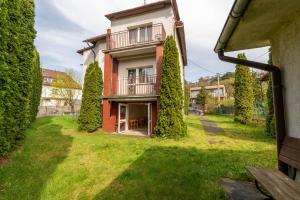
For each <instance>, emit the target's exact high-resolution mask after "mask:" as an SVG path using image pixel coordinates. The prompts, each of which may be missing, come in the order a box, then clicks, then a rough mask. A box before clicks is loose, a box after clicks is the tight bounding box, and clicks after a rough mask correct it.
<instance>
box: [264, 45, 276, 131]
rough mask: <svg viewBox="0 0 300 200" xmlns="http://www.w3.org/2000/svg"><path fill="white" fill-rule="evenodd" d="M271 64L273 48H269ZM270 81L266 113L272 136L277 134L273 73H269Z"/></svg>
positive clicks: (268, 128)
mask: <svg viewBox="0 0 300 200" xmlns="http://www.w3.org/2000/svg"><path fill="white" fill-rule="evenodd" d="M268 63H269V64H270V65H272V64H273V61H272V49H271V48H270V49H269V61H268ZM269 77H270V78H269V82H268V90H267V105H268V110H267V115H266V132H267V133H269V134H270V135H272V136H275V116H274V104H273V83H272V82H273V81H272V74H271V73H270V75H269Z"/></svg>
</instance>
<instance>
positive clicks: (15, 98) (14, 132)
mask: <svg viewBox="0 0 300 200" xmlns="http://www.w3.org/2000/svg"><path fill="white" fill-rule="evenodd" d="M0 13H1V15H0V27H1V29H0V43H1V45H0V138H1V139H0V157H1V156H5V155H6V154H7V152H8V151H9V150H11V149H12V148H14V147H15V146H16V145H17V144H18V143H19V142H20V141H21V140H22V139H23V138H24V137H25V135H24V132H25V129H26V128H27V127H28V126H29V125H30V122H31V121H32V118H33V117H32V112H31V110H32V109H33V108H32V106H33V104H31V103H30V102H31V101H32V99H31V97H32V94H33V91H32V90H33V84H36V82H34V81H35V80H33V77H32V72H33V68H34V64H33V59H34V39H35V36H36V32H35V30H34V1H32V0H0ZM35 106H36V104H35Z"/></svg>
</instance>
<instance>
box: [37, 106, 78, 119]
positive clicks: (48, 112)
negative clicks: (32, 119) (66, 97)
mask: <svg viewBox="0 0 300 200" xmlns="http://www.w3.org/2000/svg"><path fill="white" fill-rule="evenodd" d="M79 112H80V105H76V106H75V107H74V113H72V111H71V106H40V107H39V112H38V115H37V117H46V116H63V115H71V114H73V115H78V114H79Z"/></svg>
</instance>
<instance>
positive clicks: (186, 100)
mask: <svg viewBox="0 0 300 200" xmlns="http://www.w3.org/2000/svg"><path fill="white" fill-rule="evenodd" d="M189 107H190V86H189V84H188V83H185V85H184V114H186V115H188V114H189Z"/></svg>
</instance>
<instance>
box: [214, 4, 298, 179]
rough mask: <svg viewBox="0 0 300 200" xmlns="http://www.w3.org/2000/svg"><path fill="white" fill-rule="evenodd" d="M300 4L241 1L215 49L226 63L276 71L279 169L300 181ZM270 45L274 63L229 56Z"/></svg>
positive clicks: (235, 7) (275, 90)
mask: <svg viewBox="0 0 300 200" xmlns="http://www.w3.org/2000/svg"><path fill="white" fill-rule="evenodd" d="M299 13H300V3H299V1H295V0H285V1H272V0H260V1H258V0H253V1H251V0H236V1H235V3H234V5H233V7H232V10H231V13H230V15H229V17H228V19H227V21H226V24H225V26H224V28H223V31H222V33H221V35H220V38H219V40H218V42H217V45H216V47H215V52H216V53H218V54H219V58H220V59H221V60H223V61H227V62H231V63H239V64H242V65H245V66H249V67H254V68H258V69H263V70H266V71H270V72H272V78H273V96H274V98H273V99H274V107H275V118H276V139H277V153H278V164H279V165H278V166H279V169H280V171H282V172H284V173H286V174H288V175H289V176H290V177H292V178H294V179H296V180H298V181H300V172H299V170H300V149H299V146H300V131H299V130H300V121H299V119H300V101H299V100H300V93H299V92H298V90H299V87H300V81H299V74H300V68H299V63H300V34H299V33H300V14H299ZM265 46H270V47H271V48H272V60H273V64H272V65H270V64H263V63H258V62H253V61H242V60H239V59H236V58H232V57H229V56H225V55H224V53H226V52H232V51H237V50H245V49H252V48H259V47H265Z"/></svg>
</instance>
